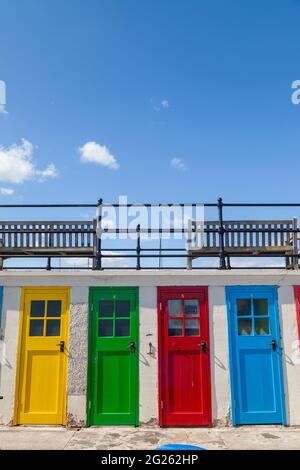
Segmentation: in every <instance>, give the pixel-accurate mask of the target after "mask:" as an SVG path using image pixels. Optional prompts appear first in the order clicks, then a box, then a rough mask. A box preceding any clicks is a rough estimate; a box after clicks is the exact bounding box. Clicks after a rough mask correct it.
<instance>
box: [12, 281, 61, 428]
mask: <svg viewBox="0 0 300 470" xmlns="http://www.w3.org/2000/svg"><path fill="white" fill-rule="evenodd" d="M37 292H41V293H45V294H47V293H49V292H51V293H53V292H60V293H64V294H65V295H66V305H67V308H66V332H67V335H66V338H65V349H66V351H67V352H68V350H69V336H70V287H68V286H58V287H56V286H28V287H22V290H21V296H20V320H19V332H18V350H17V351H18V352H17V363H16V380H15V398H14V414H13V425H14V426H17V425H18V424H19V423H18V404H19V400H20V393H21V390H20V375H21V362H22V357H21V356H22V354H21V353H22V346H23V333H24V331H23V329H24V323H25V298H26V295H28V294H31V293H32V294H34V293H37ZM68 364H69V361H68V354H67V355H66V370H65V377H64V383H63V389H64V391H65V393H64V394H63V398H62V417H63V419H62V425H63V426H65V425H66V424H67V384H68Z"/></svg>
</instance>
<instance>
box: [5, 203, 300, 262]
mask: <svg viewBox="0 0 300 470" xmlns="http://www.w3.org/2000/svg"><path fill="white" fill-rule="evenodd" d="M142 206H143V207H146V208H153V207H158V208H163V207H166V208H168V207H175V206H176V207H187V206H190V207H192V208H195V207H197V206H204V208H212V209H214V208H215V209H216V212H217V220H214V221H212V222H210V221H205V222H204V223H203V237H204V239H205V240H206V242H205V243H204V245H203V246H201V247H199V246H197V244H196V245H194V246H193V245H192V243H191V241H192V240H193V239H195V237H196V236H197V220H191V221H190V223H189V224H188V227H182V228H176V227H170V228H163V227H152V228H148V227H146V228H145V227H141V225H140V224H137V225H136V226H135V227H134V228H122V227H121V228H120V227H113V228H101V224H102V211H103V209H104V208H106V207H113V208H116V209H120V208H122V207H123V208H139V207H142ZM237 207H240V208H241V207H242V208H251V207H252V208H258V207H264V208H271V207H272V208H279V207H280V208H291V207H299V208H300V203H224V202H223V200H222V198H219V199H218V201H217V202H216V203H204V204H200V203H192V204H184V203H180V204H148V203H146V204H107V203H104V202H103V200H102V199H99V201H98V203H97V204H2V205H0V210H1V208H5V209H8V208H9V209H16V208H18V209H25V208H32V209H35V208H41V209H46V208H64V209H65V208H97V210H98V216H97V218H94V219H93V220H88V221H85V220H72V221H57V220H56V221H49V220H42V221H2V222H1V221H0V261H1V260H2V263H3V265H2V268H3V269H41V266H38V267H36V266H21V265H20V266H17V265H15V266H6V265H5V264H6V262H5V260H7V259H9V260H11V259H21V258H42V259H45V258H46V260H47V262H46V266H45V267H46V269H48V270H51V269H74V267H69V266H64V267H63V268H62V267H61V266H59V267H57V266H53V264H52V260H55V259H57V258H59V259H66V258H70V257H72V258H78V259H80V258H84V259H86V258H88V259H91V260H92V265H91V266H87V267H84V266H80V269H94V270H101V269H106V268H109V269H136V270H140V269H153V268H158V269H169V268H172V269H184V268H185V267H186V266H187V268H189V269H192V268H193V269H216V267H217V268H218V269H222V270H223V269H234V268H232V266H231V263H230V258H245V257H251V258H253V257H255V258H259V257H266V258H270V257H272V258H283V259H285V266H286V268H290V269H298V260H299V249H298V241H299V236H298V234H299V233H300V229H299V227H298V225H297V221H296V219H295V218H291V219H288V220H286V219H285V220H281V219H278V220H274V219H273V218H272V220H268V219H264V220H255V221H254V220H248V221H247V220H243V221H241V220H232V219H231V220H230V221H226V220H225V219H224V208H237ZM99 227H100V228H99ZM108 234H115V235H116V236H119V235H121V234H127V235H133V236H134V239H135V246H134V247H131V246H127V247H125V248H124V247H113V246H108V247H106V246H104V245H103V243H104V239H105V235H108ZM151 234H156V235H157V237H158V241H159V246H158V247H151V248H149V247H145V246H144V243H143V238H144V237H143V236H144V235H151ZM163 234H169V235H174V234H183V235H186V238H187V246H180V247H178V246H176V247H174V246H172V247H170V246H169V247H163V246H162V243H161V240H162V235H163ZM208 240H210V241H209V242H208ZM257 240H259V242H258V241H257ZM197 258H201V259H211V258H217V259H218V266H216V267H215V266H211V265H210V263H206V264H204V265H201V266H192V261H193V260H194V259H197ZM115 259H121V260H123V261H124V260H125V261H126V260H127V261H134V265H131V266H127V265H126V266H122V265H120V266H115V265H113V263H111V265H107V264H106V263H105V261H107V260H115ZM169 259H177V260H181V261H183V260H184V261H185V264H184V265H181V266H177V265H174V266H173V265H172V266H162V265H161V260H169ZM149 260H155V262H156V263H158V265H154V264H155V263H153V264H152V265H148V263H147V262H148V261H149ZM256 267H259V268H265V269H268V268H269V267H268V266H265V265H263V266H255V267H252V266H246V265H245V266H243V265H241V266H239V268H244V269H252V268H256Z"/></svg>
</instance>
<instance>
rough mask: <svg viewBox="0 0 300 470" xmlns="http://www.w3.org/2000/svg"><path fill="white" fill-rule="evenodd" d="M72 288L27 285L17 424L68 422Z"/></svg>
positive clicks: (21, 346) (20, 354)
mask: <svg viewBox="0 0 300 470" xmlns="http://www.w3.org/2000/svg"><path fill="white" fill-rule="evenodd" d="M68 324H69V289H68V288H61V287H50V288H49V287H35V288H27V287H25V288H24V289H23V292H22V300H21V324H20V335H19V353H18V374H17V383H16V403H15V418H14V424H65V422H66V383H67V364H68Z"/></svg>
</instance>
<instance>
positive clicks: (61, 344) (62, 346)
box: [56, 341, 65, 352]
mask: <svg viewBox="0 0 300 470" xmlns="http://www.w3.org/2000/svg"><path fill="white" fill-rule="evenodd" d="M56 346H59V350H60V352H64V350H65V342H64V341H60V342H59V343H58V344H57V345H56Z"/></svg>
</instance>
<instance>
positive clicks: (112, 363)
mask: <svg viewBox="0 0 300 470" xmlns="http://www.w3.org/2000/svg"><path fill="white" fill-rule="evenodd" d="M89 315H90V317H89V318H90V321H89V374H88V376H89V377H88V402H87V425H88V426H90V425H97V424H98V425H102V424H108V425H118V424H132V425H135V426H137V425H138V424H139V417H138V407H139V400H138V289H137V288H136V287H125V288H124V287H104V288H103V287H91V288H90V312H89Z"/></svg>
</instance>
